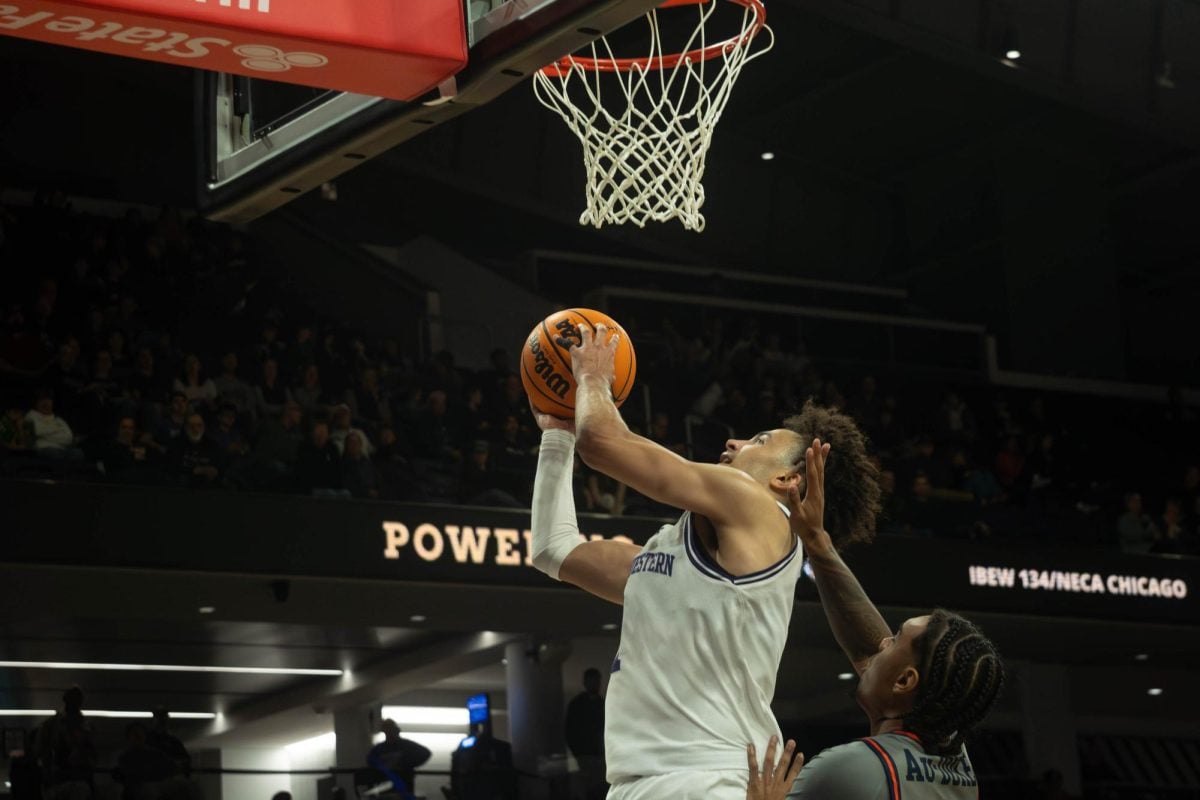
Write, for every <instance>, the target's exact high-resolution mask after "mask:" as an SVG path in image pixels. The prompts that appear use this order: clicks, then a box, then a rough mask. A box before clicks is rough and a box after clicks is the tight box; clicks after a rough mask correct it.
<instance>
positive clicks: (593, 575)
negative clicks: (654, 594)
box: [530, 409, 641, 605]
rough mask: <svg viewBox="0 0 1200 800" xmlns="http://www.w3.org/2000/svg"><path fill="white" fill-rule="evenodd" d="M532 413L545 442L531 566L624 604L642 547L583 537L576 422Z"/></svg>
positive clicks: (536, 486) (537, 480) (540, 459)
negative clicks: (576, 484) (575, 488)
mask: <svg viewBox="0 0 1200 800" xmlns="http://www.w3.org/2000/svg"><path fill="white" fill-rule="evenodd" d="M534 418H535V419H536V420H537V423H538V427H539V428H541V429H542V446H541V449H540V450H539V451H538V466H537V476H536V477H535V478H534V482H533V520H532V523H531V525H530V527H531V528H532V532H533V565H534V566H535V567H537V568H538V569H539V570H541V571H542V572H544V573H546V574H547V575H549V576H550V577H551V578H554V579H555V580H561V581H566V582H567V583H572V584H574V585H576V586H578V587H579V588H581V589H584V590H586V591H588V592H591V593H592V594H594V595H596V596H597V597H601V598H603V599H605V600H608V601H610V602H613V603H616V604H618V605H620V604H621V603H622V601H623V599H624V596H625V581H626V580H627V579H628V577H629V570H630V567H631V565H632V563H633V559H634V558H635V557H636V556H637V554H638V553H639V552H640V551H641V548H640V547H638V546H637V545H635V544H630V543H629V542H614V541H607V540H606V541H596V542H588V541H585V540H584V538H583V536H581V535H580V533H579V523H578V521H577V520H576V518H575V496H574V494H573V492H572V489H571V473H572V469H573V467H574V460H575V431H574V425H573V424H572V423H571V422H569V421H567V420H561V419H557V418H555V417H552V416H550V415H548V414H542V413H540V412H538V411H537V410H536V409H534Z"/></svg>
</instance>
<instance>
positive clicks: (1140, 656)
mask: <svg viewBox="0 0 1200 800" xmlns="http://www.w3.org/2000/svg"><path fill="white" fill-rule="evenodd" d="M1133 660H1134V661H1149V660H1150V654H1149V653H1138V654H1137V655H1136V656H1134V657H1133Z"/></svg>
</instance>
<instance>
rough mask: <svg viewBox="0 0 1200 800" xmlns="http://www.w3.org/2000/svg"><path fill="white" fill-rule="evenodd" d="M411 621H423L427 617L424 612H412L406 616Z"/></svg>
mask: <svg viewBox="0 0 1200 800" xmlns="http://www.w3.org/2000/svg"><path fill="white" fill-rule="evenodd" d="M408 619H409V620H410V621H411V622H424V621H425V620H427V619H428V617H426V616H425V615H424V614H413V615H412V616H411V617H409V618H408Z"/></svg>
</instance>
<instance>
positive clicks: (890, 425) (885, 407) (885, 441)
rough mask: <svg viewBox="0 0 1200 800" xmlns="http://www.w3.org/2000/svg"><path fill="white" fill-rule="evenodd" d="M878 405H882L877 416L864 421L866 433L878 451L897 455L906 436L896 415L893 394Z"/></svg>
mask: <svg viewBox="0 0 1200 800" xmlns="http://www.w3.org/2000/svg"><path fill="white" fill-rule="evenodd" d="M880 405H881V406H882V407H881V408H880V409H879V416H878V417H877V418H876V419H874V420H867V421H866V422H865V423H864V424H865V425H866V426H867V427H866V432H867V435H868V436H869V437H870V438H871V443H872V444H874V445H875V447H876V448H878V450H879V452H880V453H883V454H887V455H890V456H899V455H900V454H901V451H902V448H903V446H904V442H905V440H906V439H907V438H908V436H907V434H906V433H905V430H904V425H903V424H902V423H901V421H900V419H899V418H898V417H897V416H896V398H895V396H894V395H888V396H887V397H884V398H883V401H882V403H881V404H880Z"/></svg>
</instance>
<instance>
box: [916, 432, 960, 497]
mask: <svg viewBox="0 0 1200 800" xmlns="http://www.w3.org/2000/svg"><path fill="white" fill-rule="evenodd" d="M905 468H906V472H907V475H908V478H909V480H910V481H912V480H914V479H915V478H916V477H917V476H918V475H923V476H924V477H925V479H926V480H927V481H928V482H929V484H930V486H931V487H937V488H939V489H944V488H946V487H947V486H949V485H950V470H949V469H948V468H947V466H946V462H945V461H944V460H943V459H942V455H941V453H940V452H938V449H937V445H935V444H934V442H933V439H932V438H930V437H928V436H918V437H917V440H916V443H915V446H914V448H913V453H912V455H911V456H909V458H908V460H907V462H905ZM914 485H915V484H914Z"/></svg>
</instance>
